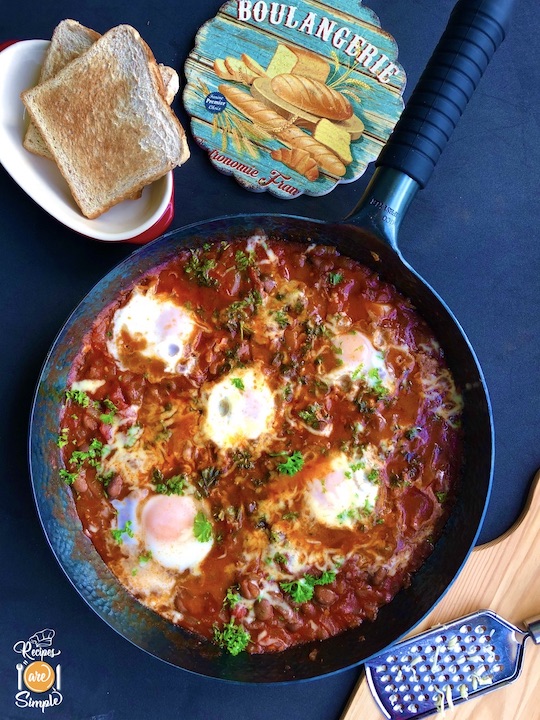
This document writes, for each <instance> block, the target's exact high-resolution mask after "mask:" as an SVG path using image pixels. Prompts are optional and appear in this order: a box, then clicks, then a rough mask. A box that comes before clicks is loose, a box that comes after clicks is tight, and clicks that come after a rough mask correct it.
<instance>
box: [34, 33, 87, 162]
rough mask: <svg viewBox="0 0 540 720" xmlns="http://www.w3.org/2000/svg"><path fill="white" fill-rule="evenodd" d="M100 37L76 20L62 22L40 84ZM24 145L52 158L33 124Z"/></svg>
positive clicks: (45, 62) (48, 53)
mask: <svg viewBox="0 0 540 720" xmlns="http://www.w3.org/2000/svg"><path fill="white" fill-rule="evenodd" d="M99 37H100V35H99V33H97V32H95V31H94V30H90V28H87V27H84V25H81V24H80V23H78V22H76V21H75V20H62V22H61V23H59V24H58V25H57V26H56V28H55V29H54V32H53V36H52V38H51V44H50V45H49V47H48V49H47V52H46V54H45V59H44V61H43V65H42V66H41V72H40V74H39V80H38V84H39V83H43V82H46V81H47V80H49V78H52V77H54V76H55V75H56V73H57V72H59V71H60V70H62V68H64V67H65V66H66V65H67V64H68V63H70V62H71V61H72V60H74V59H75V58H77V57H79V55H82V53H83V52H86V51H87V50H88V48H89V47H91V46H92V45H93V44H94V43H95V41H96V40H97V39H98V38H99ZM23 145H24V147H25V148H26V149H27V150H29V151H30V152H33V153H34V154H36V155H42V156H43V157H48V158H50V157H51V154H50V152H49V150H48V148H47V146H46V144H45V142H44V141H43V138H42V137H41V135H40V134H39V132H38V130H37V128H36V126H35V125H34V123H32V122H31V123H30V124H29V125H28V128H27V130H26V134H25V136H24V141H23Z"/></svg>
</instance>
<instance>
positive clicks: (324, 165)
mask: <svg viewBox="0 0 540 720" xmlns="http://www.w3.org/2000/svg"><path fill="white" fill-rule="evenodd" d="M277 137H278V139H279V140H281V142H282V143H284V144H285V145H288V146H289V147H291V148H295V147H296V148H301V149H302V150H306V151H307V152H308V153H310V155H311V156H312V157H313V159H314V160H315V162H316V163H317V165H318V166H319V167H320V168H321V170H324V171H325V172H327V173H330V175H336V176H337V177H343V175H345V173H346V172H347V168H346V167H345V165H344V164H343V163H342V162H341V160H340V159H339V158H338V157H337V155H335V154H334V153H333V152H332V151H331V150H329V149H328V148H327V147H325V146H324V145H322V144H321V143H320V142H319V141H318V140H315V138H314V137H312V136H311V135H308V134H307V133H305V132H304V131H303V130H300V128H298V127H296V126H294V125H291V126H290V127H288V128H285V129H284V130H282V131H281V132H279V133H277Z"/></svg>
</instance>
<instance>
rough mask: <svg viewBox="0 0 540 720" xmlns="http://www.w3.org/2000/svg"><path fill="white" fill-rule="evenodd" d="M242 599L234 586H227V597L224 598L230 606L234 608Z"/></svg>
mask: <svg viewBox="0 0 540 720" xmlns="http://www.w3.org/2000/svg"><path fill="white" fill-rule="evenodd" d="M241 600H242V597H241V596H240V595H239V594H238V592H237V591H236V590H235V589H234V588H232V587H230V588H227V592H226V593H225V599H224V600H223V602H224V603H227V604H228V606H229V607H230V608H233V607H235V606H236V605H238V603H239V602H240V601H241Z"/></svg>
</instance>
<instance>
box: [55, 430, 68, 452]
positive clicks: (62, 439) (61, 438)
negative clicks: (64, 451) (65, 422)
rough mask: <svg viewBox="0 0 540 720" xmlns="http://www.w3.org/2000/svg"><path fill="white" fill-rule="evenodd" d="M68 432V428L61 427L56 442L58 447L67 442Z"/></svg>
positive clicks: (63, 445)
mask: <svg viewBox="0 0 540 720" xmlns="http://www.w3.org/2000/svg"><path fill="white" fill-rule="evenodd" d="M68 432H69V430H68V429H67V428H62V431H61V433H60V434H59V435H58V438H57V439H56V444H57V445H58V447H59V448H63V447H65V446H66V445H67V444H68Z"/></svg>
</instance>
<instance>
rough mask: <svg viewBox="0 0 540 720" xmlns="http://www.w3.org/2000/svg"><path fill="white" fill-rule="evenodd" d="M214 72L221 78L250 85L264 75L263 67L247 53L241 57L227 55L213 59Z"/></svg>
mask: <svg viewBox="0 0 540 720" xmlns="http://www.w3.org/2000/svg"><path fill="white" fill-rule="evenodd" d="M214 72H215V73H216V75H217V76H218V77H219V78H221V80H230V81H232V82H238V83H241V84H242V85H251V84H252V83H253V81H254V80H256V79H257V78H260V77H265V76H266V73H265V71H264V68H263V67H262V66H261V65H259V63H258V62H257V61H256V60H254V59H253V58H252V57H250V56H249V55H245V54H243V55H242V58H241V59H240V60H239V59H238V58H234V57H231V56H227V57H226V58H225V59H222V58H217V59H216V60H214Z"/></svg>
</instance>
